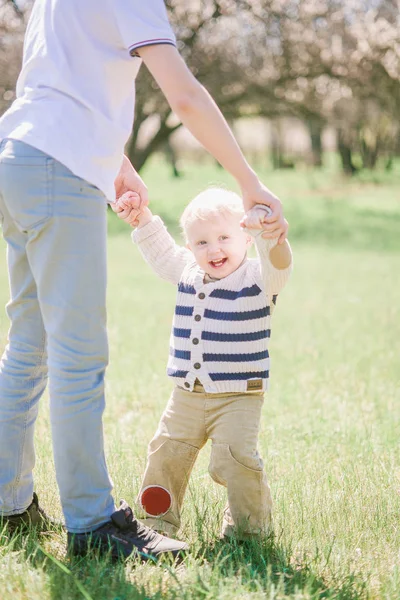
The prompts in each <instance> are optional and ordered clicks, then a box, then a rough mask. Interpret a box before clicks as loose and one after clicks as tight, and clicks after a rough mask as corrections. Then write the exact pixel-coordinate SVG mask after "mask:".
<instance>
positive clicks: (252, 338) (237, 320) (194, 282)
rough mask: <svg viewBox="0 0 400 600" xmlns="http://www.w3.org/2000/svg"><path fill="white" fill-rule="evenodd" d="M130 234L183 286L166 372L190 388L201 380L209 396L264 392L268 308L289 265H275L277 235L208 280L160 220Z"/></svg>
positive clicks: (167, 275) (160, 272)
mask: <svg viewBox="0 0 400 600" xmlns="http://www.w3.org/2000/svg"><path fill="white" fill-rule="evenodd" d="M249 233H252V232H251V231H249ZM257 233H259V232H258V231H257ZM132 239H133V241H134V242H135V243H136V244H137V245H138V247H139V249H140V251H141V253H142V255H143V256H144V258H145V260H146V261H147V262H148V263H149V265H150V266H151V267H152V269H153V270H154V271H155V272H156V273H157V274H158V275H159V276H160V277H162V278H163V279H166V280H167V281H170V282H171V283H173V284H175V285H177V286H178V292H177V300H176V307H175V315H174V319H173V325H172V332H171V338H170V355H169V360H168V367H167V374H168V375H169V376H170V377H172V378H173V380H174V381H175V383H176V384H177V385H179V386H181V387H183V388H184V389H187V390H188V391H192V390H193V385H194V383H195V381H196V379H197V380H199V381H200V382H201V383H202V385H203V386H204V388H205V391H206V392H208V393H227V392H228V393H230V392H251V391H262V390H266V389H267V387H268V378H269V365H270V361H269V354H268V341H269V337H270V331H271V330H270V319H271V312H272V309H273V306H274V304H275V302H276V296H277V295H278V294H279V292H280V291H281V289H282V288H283V286H284V285H285V283H286V281H287V279H288V277H289V274H290V272H291V269H292V264H291V261H290V265H289V266H288V267H287V268H285V269H280V270H279V269H276V268H275V267H274V266H273V264H272V263H271V260H270V250H271V249H272V248H273V247H274V246H275V245H276V243H277V240H276V239H275V240H266V239H264V238H262V237H261V236H260V235H257V237H256V238H255V240H256V247H257V252H258V257H259V258H255V259H248V258H247V259H246V260H245V261H244V262H243V263H242V264H241V265H240V267H239V268H238V269H236V271H234V272H233V273H231V274H230V275H228V276H227V277H224V278H223V279H220V280H218V281H212V282H210V283H204V277H205V273H204V271H202V269H201V268H200V267H199V266H198V264H197V263H196V261H195V260H194V256H193V254H192V252H191V251H190V250H188V249H187V248H184V247H182V246H178V245H177V244H176V243H175V241H174V239H173V238H172V237H171V236H170V234H169V233H168V231H167V229H166V228H165V226H164V224H163V222H162V220H161V219H160V217H157V216H154V217H153V219H152V221H151V222H150V223H148V224H147V225H145V226H144V227H142V228H140V229H136V230H135V231H134V232H133V233H132Z"/></svg>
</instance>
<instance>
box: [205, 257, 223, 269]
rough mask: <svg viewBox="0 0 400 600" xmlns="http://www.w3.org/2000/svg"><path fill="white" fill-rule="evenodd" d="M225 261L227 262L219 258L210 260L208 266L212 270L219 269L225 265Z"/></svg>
mask: <svg viewBox="0 0 400 600" xmlns="http://www.w3.org/2000/svg"><path fill="white" fill-rule="evenodd" d="M227 260H228V259H227V258H219V259H218V260H210V261H209V264H210V265H211V266H212V267H213V268H214V269H219V268H220V267H222V266H223V265H224V264H225V263H226V261H227Z"/></svg>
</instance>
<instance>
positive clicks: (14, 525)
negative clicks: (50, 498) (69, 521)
mask: <svg viewBox="0 0 400 600" xmlns="http://www.w3.org/2000/svg"><path fill="white" fill-rule="evenodd" d="M0 525H6V528H7V530H8V531H9V532H10V533H14V532H17V531H23V530H27V529H30V528H34V529H36V530H37V531H49V530H50V529H54V528H56V527H61V524H60V523H57V522H56V521H54V520H53V519H51V518H50V517H49V516H48V515H46V513H45V512H44V510H43V508H40V506H39V500H38V497H37V495H36V494H35V492H33V500H32V502H31V504H30V505H29V506H28V508H27V509H26V510H25V511H24V512H23V513H20V514H18V515H10V516H9V517H6V516H4V517H2V516H0Z"/></svg>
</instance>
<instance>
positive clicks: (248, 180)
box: [237, 167, 261, 194]
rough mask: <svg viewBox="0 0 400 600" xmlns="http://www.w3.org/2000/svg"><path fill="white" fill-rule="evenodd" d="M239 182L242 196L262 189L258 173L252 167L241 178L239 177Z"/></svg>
mask: <svg viewBox="0 0 400 600" xmlns="http://www.w3.org/2000/svg"><path fill="white" fill-rule="evenodd" d="M237 182H238V184H239V186H240V188H241V190H242V194H251V193H253V192H254V191H255V190H258V189H260V187H261V182H260V179H259V178H258V175H257V173H256V172H255V171H253V169H251V168H250V167H248V168H247V169H246V170H245V171H244V173H243V174H242V175H241V176H240V177H237Z"/></svg>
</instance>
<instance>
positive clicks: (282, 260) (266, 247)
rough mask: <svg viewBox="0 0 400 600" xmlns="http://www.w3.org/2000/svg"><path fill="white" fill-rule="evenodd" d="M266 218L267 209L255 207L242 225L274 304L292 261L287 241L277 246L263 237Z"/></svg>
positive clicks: (284, 282)
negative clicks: (249, 236) (249, 237)
mask: <svg viewBox="0 0 400 600" xmlns="http://www.w3.org/2000/svg"><path fill="white" fill-rule="evenodd" d="M266 217H268V207H265V206H260V205H257V206H256V207H254V208H252V209H251V210H249V211H248V212H247V213H246V215H245V217H244V219H243V221H242V224H243V226H244V227H245V228H246V230H247V231H248V233H250V234H251V235H252V236H253V237H254V239H255V244H256V248H257V253H258V255H259V258H260V264H261V277H262V279H263V283H264V287H265V289H266V291H267V294H268V295H269V296H270V297H271V299H272V303H273V304H275V302H276V296H277V295H278V294H279V292H280V291H281V290H282V289H283V287H284V286H285V284H286V282H287V280H288V278H289V275H290V273H291V271H292V268H293V259H292V250H291V248H290V245H289V242H288V241H287V240H285V241H284V242H283V244H277V239H276V238H274V239H268V238H264V237H263V233H264V230H263V223H264V219H265V218H266ZM266 235H268V234H266ZM269 235H270V234H269ZM273 304H271V310H272V309H273Z"/></svg>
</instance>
